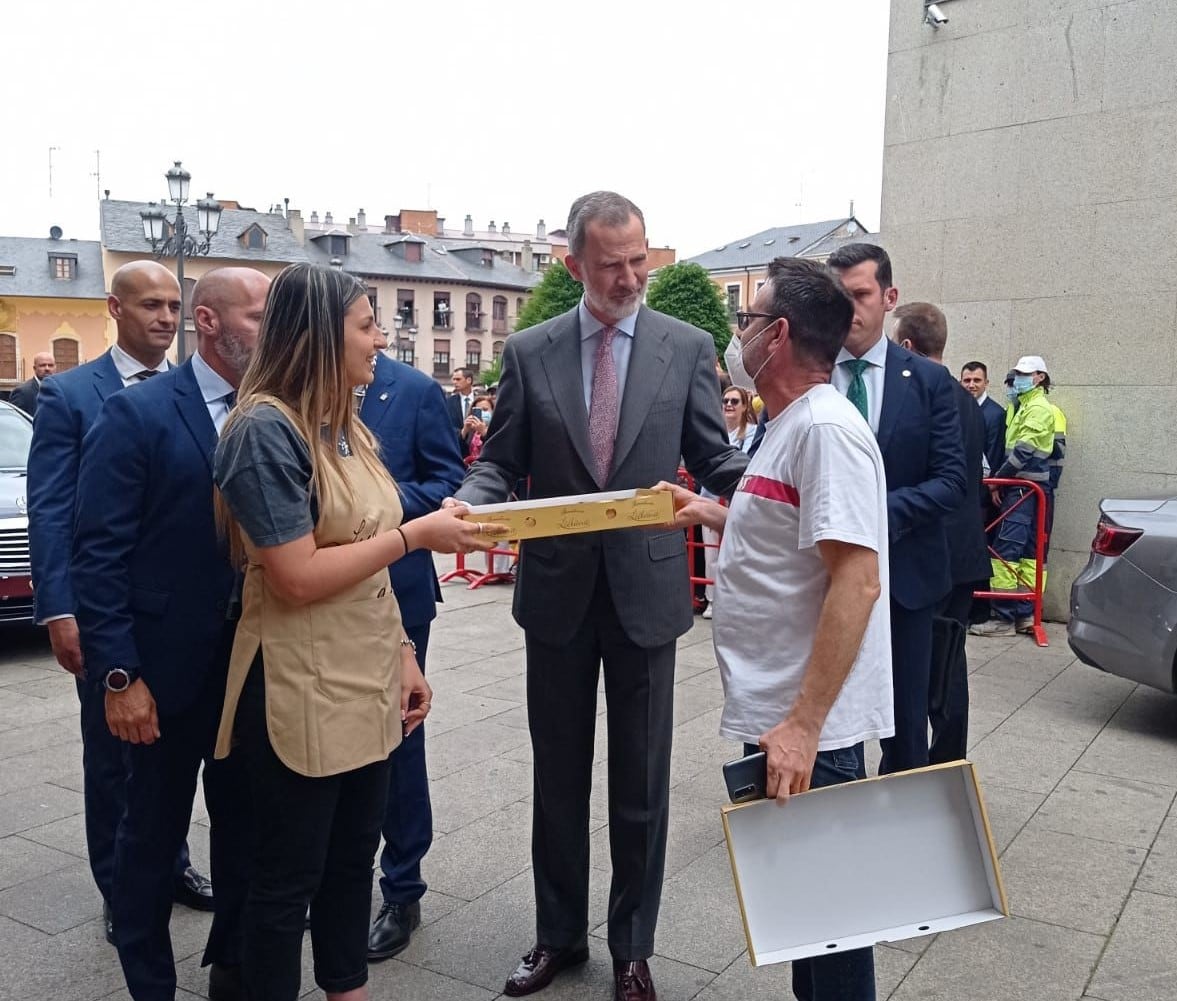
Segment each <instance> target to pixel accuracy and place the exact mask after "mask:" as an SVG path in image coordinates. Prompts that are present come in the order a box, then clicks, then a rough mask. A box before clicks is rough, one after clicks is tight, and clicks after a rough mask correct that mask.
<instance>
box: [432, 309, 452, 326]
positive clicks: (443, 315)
mask: <svg viewBox="0 0 1177 1001" xmlns="http://www.w3.org/2000/svg"><path fill="white" fill-rule="evenodd" d="M453 326H454V311H453V310H452V309H435V310H434V311H433V329H434V330H452V329H453Z"/></svg>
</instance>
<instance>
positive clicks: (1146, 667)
mask: <svg viewBox="0 0 1177 1001" xmlns="http://www.w3.org/2000/svg"><path fill="white" fill-rule="evenodd" d="M1099 510H1100V518H1099V526H1098V527H1097V529H1096V534H1095V539H1094V541H1093V542H1092V543H1091V557H1090V558H1089V559H1088V561H1087V566H1086V567H1084V568H1083V572H1082V573H1081V574H1079V576H1078V577H1077V578H1076V579H1075V583H1074V585H1073V586H1072V587H1071V621H1070V623H1069V624H1068V626H1067V640H1068V642H1069V643H1070V645H1071V649H1072V650H1074V651H1075V653H1076V654H1077V655H1078V657H1079V659H1080V660H1082V661H1083V663H1085V664H1090V665H1091V666H1092V667H1098V668H1099V669H1100V670H1101V671H1107V672H1108V673H1109V674H1115V675H1118V676H1119V677H1121V678H1127V679H1129V680H1130V681H1139V682H1140V683H1141V684H1145V685H1150V686H1151V687H1153V688H1159V689H1161V690H1162V691H1165V692H1173V691H1177V673H1175V667H1177V662H1175V658H1177V498H1172V497H1154V498H1141V499H1136V500H1127V499H1123V500H1112V499H1105V500H1102V501H1100V504H1099Z"/></svg>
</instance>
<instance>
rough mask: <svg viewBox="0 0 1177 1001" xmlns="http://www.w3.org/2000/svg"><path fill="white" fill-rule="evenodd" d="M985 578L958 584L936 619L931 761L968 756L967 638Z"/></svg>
mask: <svg viewBox="0 0 1177 1001" xmlns="http://www.w3.org/2000/svg"><path fill="white" fill-rule="evenodd" d="M987 583H988V582H986V581H981V582H977V583H972V584H958V585H956V586H955V587H954V588H953V589H952V590H951V591H949V592H948V596H947V597H946V598H945V599H944V601H943V603H942V604H941V606H940V608H939V610H938V612H937V616H936V618H934V619H933V620H932V669H931V673H930V675H929V680H928V718H929V720H930V721H931V725H932V740H931V744H930V746H929V748H928V764H930V765H939V764H943V763H944V762H947V761H958V760H960V759H961V758H964V757H965V756H966V752H967V748H968V735H969V663H968V657H967V656H966V654H965V647H964V637H965V632H966V631H967V630H968V627H969V616H970V612H971V608H972V601H973V591H974V590H977V589H978V584H981V585H985V584H987Z"/></svg>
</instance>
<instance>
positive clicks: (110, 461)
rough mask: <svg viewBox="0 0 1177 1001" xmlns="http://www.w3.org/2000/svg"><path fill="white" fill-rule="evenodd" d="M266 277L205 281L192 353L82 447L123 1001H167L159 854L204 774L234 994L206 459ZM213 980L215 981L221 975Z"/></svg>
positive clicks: (223, 564) (184, 818) (87, 606)
mask: <svg viewBox="0 0 1177 1001" xmlns="http://www.w3.org/2000/svg"><path fill="white" fill-rule="evenodd" d="M268 285H269V281H268V279H267V278H266V277H265V275H263V274H261V273H260V272H257V271H253V270H252V269H248V268H226V269H220V270H218V271H213V272H210V273H209V274H208V275H206V276H205V277H203V278H202V279H201V280H200V282H198V283H197V286H196V288H195V289H194V290H193V294H192V303H193V313H194V317H195V319H196V325H197V332H198V335H199V347H198V354H197V355H195V356H193V358H191V359H190V360H189V361H188V362H187V363H186V364H184V365H181V366H180V367H179V368H175V369H170V370H168V371H167V372H165V373H163V374H161V375H156V376H154V377H152V378H150V379H149V380H148V381H146V382H145V383H144V384H143V385H141V386H137V387H135V388H134V389H133V390H131V391H129V392H126V393H116V394H114V395H113V396H110V397H109V398H108V399H107V400H106V402H105V403H104V404H103V407H102V410H101V411H100V413H99V415H98V418H97V419H96V420H95V422H94V426H93V427H92V428H91V429H90V431H89V433H88V434H87V435H86V438H85V441H84V442H83V446H82V459H81V467H80V470H79V475H78V511H77V518H76V523H77V527H76V539H75V546H74V557H73V562H72V565H71V572H72V575H73V579H74V585H75V588H76V591H77V594H76V598H77V615H78V625H79V627H80V630H81V636H82V649H83V653H84V656H85V660H86V664H87V671H88V674H89V675H90V677H91V678H92V679H93V680H94V681H101V682H102V683H103V685H104V686H105V689H106V694H105V699H104V701H105V710H106V722H107V725H108V726H109V728H110V730H111V732H112V733H114V734H115V735H116V736H118V737H119V738H120V739H121V740H122V741H123V742H124V751H125V761H126V763H127V780H126V806H125V809H124V812H123V816H122V819H121V820H120V822H119V827H118V836H117V839H116V843H115V868H114V879H113V885H112V897H111V906H112V910H113V912H114V923H115V929H116V944H117V946H118V950H119V960H120V962H121V963H122V967H123V974H124V976H125V978H126V981H127V988H128V990H129V992H130V994H131V997H132V998H134V999H135V1001H173V999H174V997H175V991H176V973H175V963H174V959H173V954H172V947H171V938H170V936H169V933H168V920H169V917H170V914H171V904H172V893H171V859H172V858H173V857H174V856H175V853H176V851H177V849H178V847H179V846H180V844H181V843H182V842H183V840H184V836H185V833H186V832H187V830H188V824H189V821H190V818H191V814H192V797H193V794H194V792H195V789H196V777H197V773H198V771H199V769H200V766H201V763H202V762H203V765H204V798H205V803H206V805H207V807H208V811H209V818H210V821H211V830H210V844H211V855H212V865H213V874H214V876H215V878H216V880H217V884H218V886H217V895H216V911H215V914H214V917H213V925H212V930H211V932H210V935H209V941H208V948H207V950H206V952H205V959H204V961H205V963H209V962H211V963H213V964H215V965H214V971H213V975H212V976H211V977H210V996H213V997H216V998H235V997H237V996H239V986H238V987H236V989H229V987H230V986H231V985H235V984H238V983H239V978H236V977H235V975H234V973H233V972H231V971H232V970H233V968H234V967H235V966H236V965H238V962H239V956H238V932H237V918H238V915H239V911H240V905H241V902H242V901H243V900H244V894H245V889H246V882H245V877H246V867H247V862H248V858H249V850H248V843H247V841H246V838H245V836H244V834H243V833H242V828H241V827H240V826H239V824H238V821H239V818H243V817H244V816H245V815H246V813H247V803H248V796H247V794H246V790H245V788H244V782H243V781H242V779H241V778H240V777H239V776H238V775H237V774H235V773H236V772H237V770H238V766H237V765H236V764H234V763H233V759H227V760H224V761H215V760H213V744H214V740H215V735H216V730H217V725H218V723H219V721H220V715H221V709H222V705H223V702H224V696H225V677H226V673H227V670H228V662H229V653H230V650H231V648H232V643H233V634H234V630H235V627H236V623H235V621H234V620H233V618H232V616H231V615H230V614H229V613H230V601H231V598H232V593H233V584H234V572H233V569H232V567H231V566H230V564H229V562H228V559H227V556H226V552H225V548H224V546H223V545H222V543H221V541H220V540H219V538H218V534H217V529H216V525H215V520H214V516H213V480H212V456H213V452H214V450H215V448H216V442H217V431H218V427H219V426H220V425H221V424H223V422H224V420H225V418H227V417H228V414H229V411H230V409H231V408H232V406H233V403H234V401H235V398H236V386H237V383H238V381H239V380H240V376H241V374H242V373H243V372H244V369H245V367H246V364H247V363H248V359H249V355H250V353H251V352H252V349H253V345H254V344H255V343H256V339H257V331H258V327H259V326H260V323H261V318H262V313H263V309H264V303H265V292H266V289H267V288H268ZM218 975H219V976H220V979H219V980H218Z"/></svg>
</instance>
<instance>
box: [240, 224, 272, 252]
mask: <svg viewBox="0 0 1177 1001" xmlns="http://www.w3.org/2000/svg"><path fill="white" fill-rule="evenodd" d="M240 239H241V245H242V246H243V247H245V249H246V250H265V249H266V232H265V230H263V229H262V228H261V226H259V225H257V223H254V224H253V225H252V226H250V227H249V229H247V230H246V231H245V232H244V233H242V234H241V237H240Z"/></svg>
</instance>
